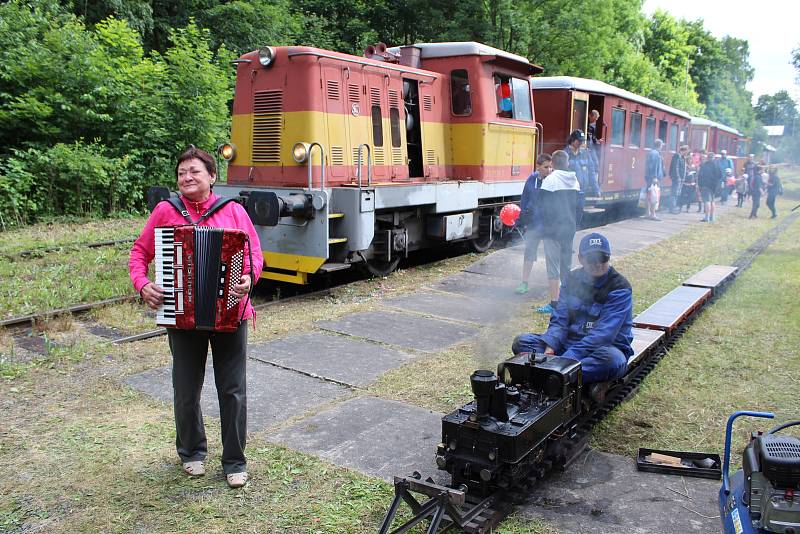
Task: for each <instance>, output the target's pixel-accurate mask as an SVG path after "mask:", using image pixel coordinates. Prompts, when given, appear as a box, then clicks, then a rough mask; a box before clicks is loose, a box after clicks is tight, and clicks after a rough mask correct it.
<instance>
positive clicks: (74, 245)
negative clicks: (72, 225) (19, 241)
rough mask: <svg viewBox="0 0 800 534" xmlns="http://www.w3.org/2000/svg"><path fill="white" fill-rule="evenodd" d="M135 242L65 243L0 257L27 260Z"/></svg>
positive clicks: (132, 240)
mask: <svg viewBox="0 0 800 534" xmlns="http://www.w3.org/2000/svg"><path fill="white" fill-rule="evenodd" d="M134 241H136V238H135V237H129V238H125V239H114V240H108V241H95V242H91V243H65V244H63V245H54V246H51V247H41V248H31V249H26V250H20V251H19V252H0V256H2V257H3V258H6V259H10V260H13V259H17V258H28V257H30V256H40V255H44V254H50V253H52V252H64V251H65V250H79V249H82V248H102V247H113V246H115V245H123V244H128V243H133V242H134Z"/></svg>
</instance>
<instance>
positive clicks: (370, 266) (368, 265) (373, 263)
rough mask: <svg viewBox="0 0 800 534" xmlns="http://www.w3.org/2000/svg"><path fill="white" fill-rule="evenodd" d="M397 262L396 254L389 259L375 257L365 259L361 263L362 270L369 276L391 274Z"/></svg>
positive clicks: (398, 261)
mask: <svg viewBox="0 0 800 534" xmlns="http://www.w3.org/2000/svg"><path fill="white" fill-rule="evenodd" d="M399 263H400V257H399V256H398V257H396V258H394V259H392V260H390V261H384V260H379V259H377V258H370V259H365V260H364V262H363V263H362V264H361V265H363V268H364V270H365V271H366V272H367V274H369V275H370V276H378V277H383V276H388V275H390V274H392V272H393V271H394V270H395V269H397V265H398V264H399Z"/></svg>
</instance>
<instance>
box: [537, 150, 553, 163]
mask: <svg viewBox="0 0 800 534" xmlns="http://www.w3.org/2000/svg"><path fill="white" fill-rule="evenodd" d="M548 161H553V156H551V155H550V154H548V153H547V152H543V153H541V154H539V156H538V157H537V158H536V164H537V165H542V164H544V163H547V162H548Z"/></svg>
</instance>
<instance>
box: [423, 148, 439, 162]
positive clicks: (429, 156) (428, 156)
mask: <svg viewBox="0 0 800 534" xmlns="http://www.w3.org/2000/svg"><path fill="white" fill-rule="evenodd" d="M425 165H436V151H435V150H426V151H425Z"/></svg>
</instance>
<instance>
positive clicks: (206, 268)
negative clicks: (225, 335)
mask: <svg viewBox="0 0 800 534" xmlns="http://www.w3.org/2000/svg"><path fill="white" fill-rule="evenodd" d="M155 241H156V250H155V253H156V254H155V258H154V263H155V269H156V284H157V285H159V286H160V287H161V288H162V289H163V290H164V303H163V304H162V305H161V306H160V307H159V309H158V310H157V313H156V324H158V325H159V326H166V327H170V328H180V329H184V330H213V331H216V332H235V331H236V329H237V328H239V324H240V323H241V319H242V314H241V313H240V311H239V302H240V299H238V298H236V297H234V296H233V294H232V292H231V290H232V289H233V286H234V284H237V283H238V282H239V280H240V278H241V277H242V271H243V269H244V250H245V244H247V243H248V235H247V233H246V232H244V231H242V230H236V229H228V228H212V227H209V226H192V225H185V226H170V227H156V229H155Z"/></svg>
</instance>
